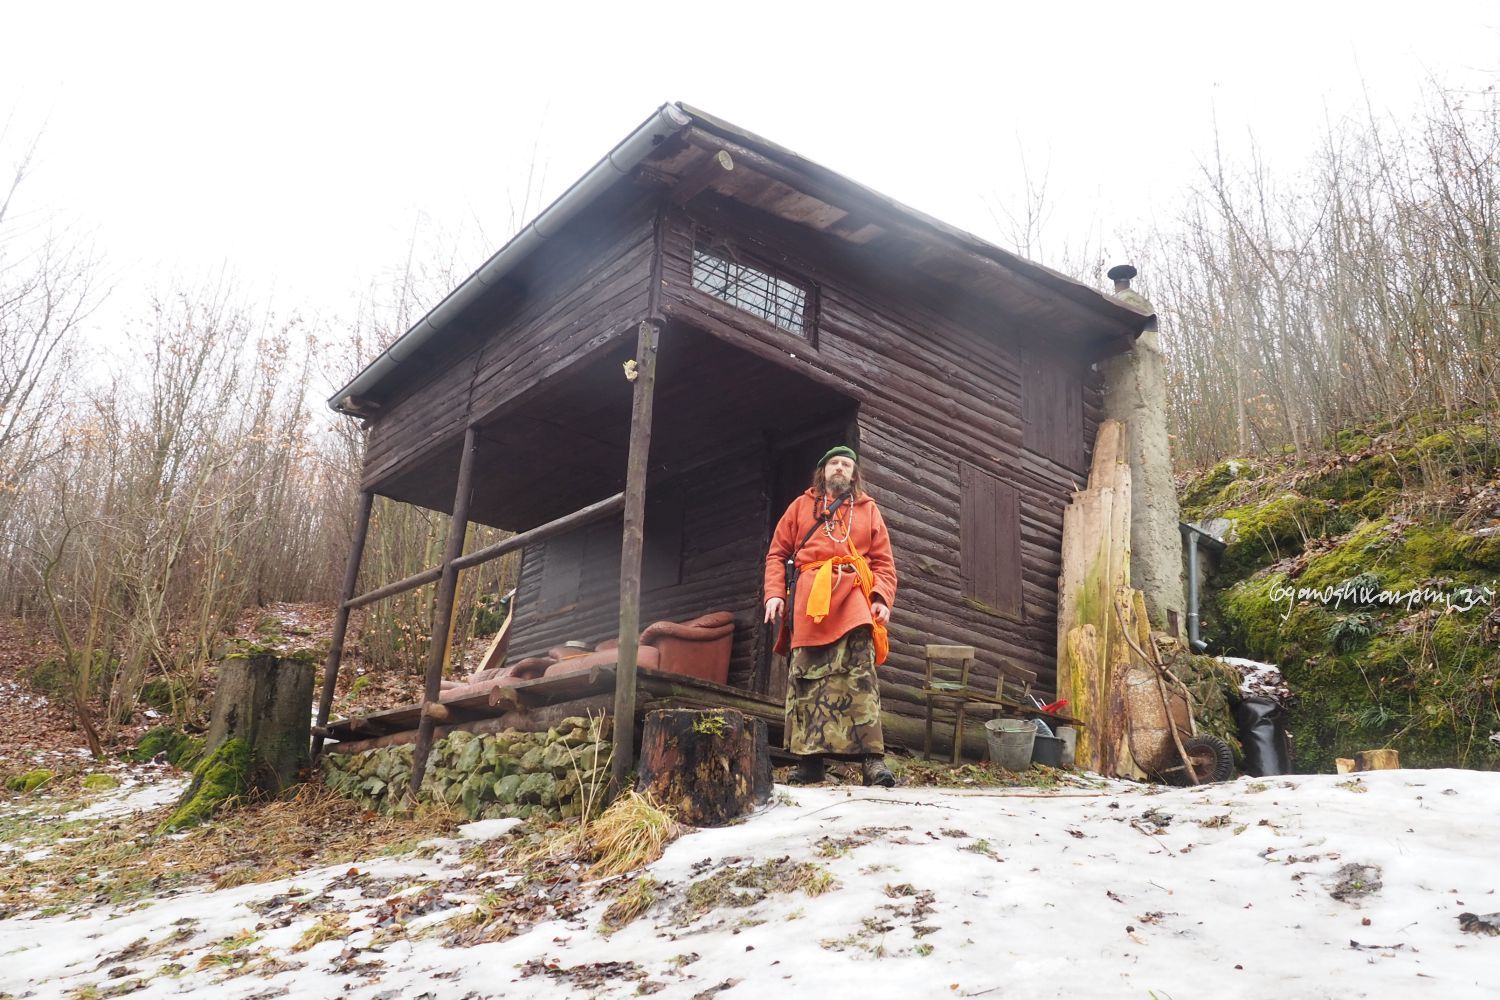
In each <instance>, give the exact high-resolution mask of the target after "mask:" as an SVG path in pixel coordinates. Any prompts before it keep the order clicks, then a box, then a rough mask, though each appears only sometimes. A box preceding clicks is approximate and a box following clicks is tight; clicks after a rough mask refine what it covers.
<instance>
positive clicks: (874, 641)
mask: <svg viewBox="0 0 1500 1000" xmlns="http://www.w3.org/2000/svg"><path fill="white" fill-rule="evenodd" d="M788 562H790V563H791V565H792V572H793V575H794V576H795V578H796V580H795V584H794V587H795V590H794V592H793V593H792V594H791V598H792V607H791V608H790V609H788V608H787V607H786V599H785V596H784V595H786V594H787V591H788V587H787V577H788V572H787V570H788ZM765 593H766V604H765V609H766V619H765V620H766V621H767V622H772V621H775V620H776V619H778V618H781V619H782V626H781V634H780V638H779V639H778V641H777V651H778V652H789V653H790V657H789V659H788V663H787V685H786V748H787V750H788V751H790V752H791V753H793V754H795V755H797V757H799V758H800V760H799V761H798V764H797V769H796V771H795V772H794V773H793V775H792V777H791V781H792V783H793V784H815V783H817V782H819V781H822V780H823V776H824V760H825V758H826V757H838V758H840V759H844V760H857V761H859V762H860V764H861V771H862V774H863V777H864V783H865V784H866V785H884V786H885V787H887V788H889V787H891V786H892V785H894V784H895V783H896V779H895V777H894V776H893V775H892V774H891V772H890V769H889V768H887V767H886V766H885V736H884V733H883V732H882V731H881V726H880V685H879V683H878V682H877V680H876V678H875V666H876V665H877V664H879V663H883V662H885V654H886V648H887V642H886V635H885V629H886V623H887V622H888V621H890V617H891V602H892V601H893V600H894V599H895V596H896V563H895V561H894V560H893V559H892V558H891V538H890V533H889V532H887V531H886V527H885V520H884V519H883V518H882V517H881V516H880V510H879V508H877V507H876V506H875V501H874V500H872V499H870V497H869V496H868V495H867V494H866V493H865V491H864V482H863V480H862V479H861V478H860V474H859V460H858V456H857V455H855V453H854V450H853V449H852V448H847V447H843V446H839V447H837V448H831V449H829V451H828V453H827V454H825V455H824V456H823V457H822V458H821V459H820V460H819V461H818V467H817V469H816V470H815V471H814V473H813V481H812V486H811V487H809V488H808V489H807V491H806V492H805V493H803V494H802V495H801V496H799V497H798V498H797V499H796V500H794V501H792V505H791V506H790V507H788V508H787V509H786V513H785V514H783V515H782V516H781V520H780V521H779V522H778V523H777V525H776V532H775V534H774V535H773V536H772V538H771V549H770V551H769V552H768V553H767V554H766V577H765Z"/></svg>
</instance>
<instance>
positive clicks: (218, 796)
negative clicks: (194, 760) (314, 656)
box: [164, 652, 313, 829]
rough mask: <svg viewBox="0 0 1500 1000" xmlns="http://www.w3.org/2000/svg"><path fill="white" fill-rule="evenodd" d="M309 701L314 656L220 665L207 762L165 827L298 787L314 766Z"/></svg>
mask: <svg viewBox="0 0 1500 1000" xmlns="http://www.w3.org/2000/svg"><path fill="white" fill-rule="evenodd" d="M312 697H313V662H312V660H311V658H309V657H304V656H289V657H284V656H278V655H276V654H275V653H265V652H255V653H251V654H249V655H246V656H231V657H228V658H226V659H224V660H222V661H220V663H219V684H218V690H217V691H216V692H215V695H214V714H213V721H212V722H211V723H210V724H209V727H208V736H207V738H206V739H205V741H204V748H205V754H204V757H203V759H202V761H201V762H200V763H199V764H198V765H197V766H196V767H194V768H193V781H192V784H190V785H189V786H188V789H187V791H186V792H184V793H183V795H182V798H181V800H179V801H178V803H177V809H176V811H174V812H173V814H172V816H171V818H170V819H168V820H167V822H166V823H165V824H164V826H165V827H166V828H169V829H177V828H180V827H184V826H189V825H191V824H193V823H198V822H201V821H202V820H204V819H207V818H208V817H209V816H210V815H212V814H213V812H214V811H215V810H216V809H217V808H218V807H219V806H220V805H221V804H222V803H223V802H224V801H225V800H227V799H231V798H242V797H245V796H247V795H251V794H260V795H278V794H280V793H281V792H282V791H283V790H285V789H286V788H287V787H288V786H290V785H294V784H296V783H297V781H298V780H299V772H300V771H301V770H302V769H303V768H305V767H307V765H308V763H309V756H308V750H309V746H310V745H311V741H312Z"/></svg>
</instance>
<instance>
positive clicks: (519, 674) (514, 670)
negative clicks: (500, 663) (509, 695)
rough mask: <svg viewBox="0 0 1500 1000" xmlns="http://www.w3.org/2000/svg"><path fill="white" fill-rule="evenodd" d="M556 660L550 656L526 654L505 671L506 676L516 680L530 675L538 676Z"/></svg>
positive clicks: (524, 678)
mask: <svg viewBox="0 0 1500 1000" xmlns="http://www.w3.org/2000/svg"><path fill="white" fill-rule="evenodd" d="M556 662H557V661H556V660H555V659H554V658H552V657H550V656H528V657H527V658H526V659H524V660H522V661H521V662H520V663H517V664H516V665H515V666H513V667H511V668H510V669H509V670H507V671H506V672H505V676H506V677H513V678H515V679H516V680H526V679H528V678H531V677H540V676H542V674H544V673H546V672H547V668H548V667H550V666H551V665H552V664H554V663H556Z"/></svg>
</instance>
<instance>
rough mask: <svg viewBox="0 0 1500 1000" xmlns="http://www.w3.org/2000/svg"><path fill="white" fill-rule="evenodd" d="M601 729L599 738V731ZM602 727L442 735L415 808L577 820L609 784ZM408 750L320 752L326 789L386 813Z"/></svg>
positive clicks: (562, 725) (407, 767)
mask: <svg viewBox="0 0 1500 1000" xmlns="http://www.w3.org/2000/svg"><path fill="white" fill-rule="evenodd" d="M601 726H602V732H601ZM608 727H609V722H608V720H607V719H605V720H595V721H592V722H591V721H590V720H588V719H584V718H572V719H564V720H563V721H562V722H559V723H558V724H557V725H556V726H555V727H554V728H552V729H549V730H547V731H546V732H545V733H525V732H519V731H516V730H507V731H505V732H503V733H494V734H490V733H486V734H483V735H475V734H473V733H463V732H458V733H450V734H449V735H447V736H445V737H443V738H442V739H440V740H438V741H437V742H436V743H434V744H433V747H432V754H431V756H430V757H429V758H428V761H427V774H426V777H425V778H424V779H423V781H422V791H421V794H420V796H419V797H418V799H419V801H421V802H430V803H443V804H446V805H449V806H452V807H453V808H455V809H457V810H458V811H459V812H460V813H462V814H463V815H464V816H466V817H468V818H469V819H501V818H505V817H509V816H518V817H520V818H522V819H527V818H530V817H532V816H535V815H538V814H543V815H546V816H548V817H550V818H552V819H564V818H567V817H571V816H577V815H579V814H580V813H581V812H582V811H583V809H584V807H585V805H586V803H587V801H588V799H589V796H590V794H591V793H592V794H594V796H595V797H596V798H597V797H598V796H599V795H600V794H601V793H602V791H603V788H604V786H605V784H606V783H607V782H608V781H609V758H610V754H611V752H612V751H613V749H614V744H613V743H612V742H610V741H609V740H608V739H604V738H602V737H603V736H607V735H608ZM413 749H414V748H413V747H412V745H411V744H409V743H408V744H404V745H401V746H390V747H381V748H380V749H378V750H366V751H365V752H364V753H359V754H339V753H325V754H324V755H323V756H322V760H321V763H322V767H323V772H324V775H325V776H326V779H327V781H328V785H329V787H331V788H333V789H335V790H337V791H340V792H342V793H344V794H345V795H348V796H350V797H351V798H353V799H354V800H355V801H357V802H360V803H361V804H363V805H365V806H366V807H367V808H370V809H375V810H378V811H387V810H389V809H390V808H391V806H392V804H393V803H395V802H396V801H399V800H400V799H401V798H402V797H403V796H404V795H405V792H406V787H407V784H408V782H410V781H411V761H412V751H413Z"/></svg>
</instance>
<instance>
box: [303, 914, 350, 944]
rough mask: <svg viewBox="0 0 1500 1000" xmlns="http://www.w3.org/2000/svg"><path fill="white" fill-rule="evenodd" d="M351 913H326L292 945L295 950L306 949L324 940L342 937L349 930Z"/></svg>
mask: <svg viewBox="0 0 1500 1000" xmlns="http://www.w3.org/2000/svg"><path fill="white" fill-rule="evenodd" d="M348 928H349V914H347V913H325V914H323V915H322V916H321V917H319V918H318V921H317V923H315V924H313V925H312V926H311V927H309V928H308V929H307V930H305V931H303V932H302V937H301V938H299V939H298V940H297V943H296V944H294V945H292V950H293V951H306V950H307V949H309V948H312V947H314V946H315V945H320V944H322V943H323V942H324V941H332V940H335V939H337V938H342V937H343V936H344V935H345V934H347V933H348V932H349V929H348Z"/></svg>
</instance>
